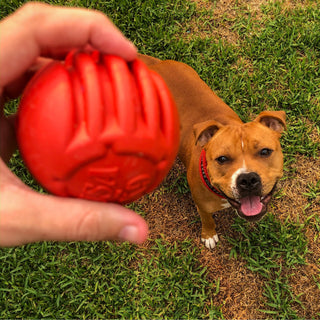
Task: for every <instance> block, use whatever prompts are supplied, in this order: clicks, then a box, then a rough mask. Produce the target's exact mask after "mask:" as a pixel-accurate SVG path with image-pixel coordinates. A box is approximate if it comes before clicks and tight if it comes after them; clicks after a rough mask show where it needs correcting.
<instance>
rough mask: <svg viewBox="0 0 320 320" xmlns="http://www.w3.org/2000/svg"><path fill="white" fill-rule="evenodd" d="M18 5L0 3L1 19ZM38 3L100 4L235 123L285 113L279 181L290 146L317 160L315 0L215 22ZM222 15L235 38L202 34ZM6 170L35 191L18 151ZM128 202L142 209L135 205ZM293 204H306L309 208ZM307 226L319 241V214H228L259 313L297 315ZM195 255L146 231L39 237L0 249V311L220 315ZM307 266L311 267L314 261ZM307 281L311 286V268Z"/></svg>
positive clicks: (116, 3)
mask: <svg viewBox="0 0 320 320" xmlns="http://www.w3.org/2000/svg"><path fill="white" fill-rule="evenodd" d="M24 2H25V1H16V0H15V1H9V0H2V1H1V6H0V17H4V16H6V15H7V14H9V13H11V12H13V11H14V10H15V9H16V8H17V7H19V6H20V5H21V4H22V3H24ZM47 2H49V3H54V4H59V5H68V6H71V5H76V6H81V7H88V8H94V9H98V10H101V11H103V12H105V13H107V14H108V15H109V16H110V17H111V18H112V20H113V21H114V22H115V24H116V25H117V26H118V27H119V28H120V29H121V30H122V31H123V32H124V33H125V34H126V36H128V37H129V38H130V39H131V40H132V41H134V43H135V44H136V45H137V47H138V48H139V51H140V52H142V53H147V54H152V55H154V56H156V57H159V58H170V59H175V60H179V61H183V62H186V63H188V64H190V65H191V66H192V67H194V68H195V69H196V70H197V71H198V72H199V74H200V76H201V77H202V79H204V80H205V81H206V82H207V83H208V84H209V85H210V86H211V87H212V88H213V89H214V90H215V91H216V92H217V94H218V95H219V96H220V97H221V98H223V99H224V100H225V101H226V102H227V103H228V104H229V105H230V106H231V107H232V108H233V109H234V110H235V111H236V112H237V113H238V114H239V115H240V116H241V118H242V119H244V120H248V119H249V118H251V117H252V115H253V114H257V113H259V112H260V111H262V110H265V109H274V110H285V111H286V113H287V116H288V131H287V133H286V134H284V136H283V138H282V145H283V149H284V153H285V177H284V179H288V177H289V175H292V173H293V172H294V170H295V162H296V157H297V155H302V156H304V157H306V158H309V159H312V158H317V157H319V152H320V144H319V140H316V139H314V138H313V136H314V133H316V132H317V133H318V134H319V132H320V107H319V106H320V68H319V64H320V32H319V30H320V5H319V3H318V2H317V1H305V2H304V5H303V6H302V7H300V6H297V7H296V8H293V9H292V10H287V9H285V8H284V6H283V3H282V2H281V1H274V2H272V3H267V2H266V4H265V5H264V6H263V7H262V8H261V10H260V13H259V15H258V16H257V15H254V14H252V13H251V12H250V10H248V9H247V8H246V7H245V6H241V4H239V5H238V4H235V6H237V15H236V16H234V17H232V18H230V17H228V16H227V15H226V16H225V17H224V18H221V19H220V20H219V21H216V19H215V17H214V16H212V13H210V12H207V11H206V10H204V9H202V10H201V11H199V10H196V6H195V4H194V3H192V2H189V1H182V0H171V1H169V0H167V1H166V0H161V1H155V0H145V1H142V0H138V1H129V0H113V1H89V0H88V1H85V0H72V1H69V0H55V1H47ZM195 23H198V25H199V26H200V27H199V29H200V32H201V28H202V29H204V30H205V32H204V36H203V34H201V35H200V34H196V33H194V34H193V33H192V30H193V26H194V24H195ZM224 24H225V25H226V26H228V29H229V31H230V32H231V33H234V35H235V36H236V37H235V38H236V39H237V40H236V41H235V42H232V43H230V42H227V41H224V40H223V39H217V38H216V37H212V36H211V32H210V30H214V29H216V28H219V27H220V25H224ZM15 109H16V102H14V103H11V104H10V105H9V106H7V113H12V112H14V110H15ZM312 133H313V135H312ZM11 168H12V170H14V171H15V173H16V174H17V175H18V176H19V177H20V178H21V179H22V180H23V181H24V182H26V183H27V184H28V185H30V186H32V187H33V188H35V189H37V190H38V191H40V192H43V190H42V188H41V187H40V186H38V185H37V184H36V182H35V181H34V179H33V178H32V177H31V176H30V174H29V173H28V172H27V171H26V169H25V168H24V166H23V163H22V162H21V159H20V157H19V155H18V154H16V155H15V156H14V157H13V159H12V160H11ZM166 192H168V193H171V192H178V193H180V194H185V193H187V192H188V186H187V185H186V179H185V176H184V175H181V176H178V177H176V178H175V179H174V181H173V184H172V187H171V189H170V188H168V189H167V191H166ZM281 197H282V194H281V192H280V193H279V198H281ZM304 197H305V198H306V199H308V200H309V201H310V203H311V201H313V203H314V202H315V201H319V182H316V183H309V185H308V190H307V191H306V192H305V194H304ZM159 201H161V195H159ZM131 208H134V209H135V210H137V211H138V212H139V213H140V214H141V215H143V216H145V215H146V214H145V212H143V210H142V209H140V207H139V204H133V205H131ZM303 210H304V211H303V212H306V211H307V210H308V206H307V207H306V208H304V209H303ZM159 219H160V218H159ZM307 226H311V228H312V230H313V231H314V232H315V236H314V239H313V241H319V238H318V236H317V235H318V234H319V231H320V220H319V214H318V213H315V214H314V215H312V216H310V217H309V218H308V219H307V221H306V222H305V224H302V223H298V222H297V223H293V222H291V221H289V220H288V221H286V222H280V220H278V219H276V218H274V217H273V216H272V215H268V216H267V218H266V219H264V220H263V221H261V222H260V223H259V224H256V225H255V226H252V225H249V224H246V223H244V222H243V221H242V220H240V219H236V220H235V222H234V225H233V227H232V228H233V231H234V232H235V233H236V234H237V235H238V236H237V237H235V238H230V237H229V238H228V242H229V243H230V245H231V246H232V248H231V250H230V259H231V260H232V261H234V263H237V261H239V260H241V261H245V262H246V267H247V272H250V273H252V274H255V275H257V276H258V277H261V278H262V279H263V283H264V287H263V292H264V293H263V301H262V302H261V303H262V304H263V307H262V308H261V310H262V314H264V315H265V317H268V318H269V317H270V318H276V319H278V318H291V319H293V318H298V317H299V314H298V313H297V311H296V307H295V306H297V305H298V306H301V305H302V308H303V303H302V302H301V299H300V296H299V295H295V294H294V291H293V289H292V287H291V284H290V283H291V282H290V280H291V278H292V275H294V274H295V270H296V268H302V267H303V266H304V265H305V264H307V263H308V262H307V258H306V257H307V256H308V254H311V255H312V252H310V248H309V246H308V239H307V236H306V227H307ZM177 227H178V226H177ZM172 232H174V230H172ZM199 232H200V231H199ZM219 249H220V248H219ZM214 254H215V252H213V255H214ZM200 257H201V252H200V250H199V249H198V248H195V243H194V242H193V241H191V240H186V241H176V242H173V243H171V242H168V241H167V240H166V239H156V240H152V241H151V246H150V249H145V248H139V247H136V246H132V245H128V244H122V245H118V244H111V243H109V242H103V243H69V244H67V243H55V242H52V243H47V242H44V243H39V244H32V245H27V246H24V247H21V248H13V249H12V248H6V249H0V317H1V318H15V317H19V318H22V317H23V318H130V319H131V318H174V319H178V318H223V317H224V312H222V310H223V304H222V305H221V304H219V303H217V302H216V300H215V297H217V296H219V293H220V278H215V277H214V275H211V277H213V279H214V280H213V281H210V280H209V278H208V270H207V268H206V267H207V266H204V265H201V264H200V263H199V259H200ZM318 259H319V258H318ZM315 265H316V266H317V267H318V268H320V260H318V261H316V262H315ZM313 282H314V285H315V286H318V288H319V290H320V274H319V273H318V274H317V275H314V276H313ZM230 285H232V284H230ZM319 316H320V315H319V314H314V315H313V317H315V318H316V317H319Z"/></svg>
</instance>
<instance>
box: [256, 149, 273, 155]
mask: <svg viewBox="0 0 320 320" xmlns="http://www.w3.org/2000/svg"><path fill="white" fill-rule="evenodd" d="M272 152H273V150H272V149H268V148H263V149H261V150H260V152H259V154H260V156H261V157H269V156H270V155H271V153H272Z"/></svg>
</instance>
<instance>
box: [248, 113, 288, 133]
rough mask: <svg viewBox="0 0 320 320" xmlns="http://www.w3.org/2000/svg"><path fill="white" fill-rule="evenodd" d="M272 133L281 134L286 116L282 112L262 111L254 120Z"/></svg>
mask: <svg viewBox="0 0 320 320" xmlns="http://www.w3.org/2000/svg"><path fill="white" fill-rule="evenodd" d="M254 121H257V122H260V123H261V124H263V125H264V126H266V127H268V128H270V129H271V130H273V131H276V132H278V133H282V132H283V130H285V129H286V128H287V127H286V114H285V112H284V111H263V112H261V113H260V114H259V115H258V117H257V118H256V119H255V120H254Z"/></svg>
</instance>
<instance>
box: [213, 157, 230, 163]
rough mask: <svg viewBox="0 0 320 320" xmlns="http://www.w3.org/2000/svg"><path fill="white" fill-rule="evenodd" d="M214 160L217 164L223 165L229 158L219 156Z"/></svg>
mask: <svg viewBox="0 0 320 320" xmlns="http://www.w3.org/2000/svg"><path fill="white" fill-rule="evenodd" d="M216 160H217V162H218V163H219V164H224V163H226V162H228V161H229V158H228V157H226V156H220V157H218V158H217V159H216Z"/></svg>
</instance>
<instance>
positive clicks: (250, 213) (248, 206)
mask: <svg viewBox="0 0 320 320" xmlns="http://www.w3.org/2000/svg"><path fill="white" fill-rule="evenodd" d="M275 189H276V184H275V185H274V186H273V188H272V190H271V191H270V192H269V193H268V194H267V195H265V196H257V195H249V196H246V197H243V198H240V199H239V200H235V199H231V198H229V197H227V196H226V199H227V200H228V201H229V203H230V204H231V205H232V207H233V208H235V209H236V211H237V213H238V215H239V216H240V217H241V218H243V219H245V220H247V221H250V222H254V221H259V220H260V219H261V218H262V217H263V216H264V214H265V213H266V212H267V205H268V203H269V201H270V200H271V198H272V195H273V193H274V191H275Z"/></svg>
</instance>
